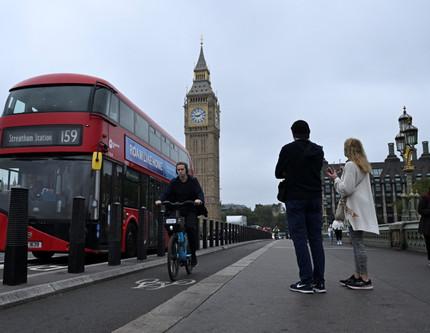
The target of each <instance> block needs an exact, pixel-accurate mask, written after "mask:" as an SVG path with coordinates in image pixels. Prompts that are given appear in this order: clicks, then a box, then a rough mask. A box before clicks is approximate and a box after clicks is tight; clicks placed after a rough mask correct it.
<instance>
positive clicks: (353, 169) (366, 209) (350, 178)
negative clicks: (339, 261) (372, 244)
mask: <svg viewBox="0 0 430 333" xmlns="http://www.w3.org/2000/svg"><path fill="white" fill-rule="evenodd" d="M344 153H345V156H346V157H347V159H348V160H347V162H346V163H345V167H344V169H343V172H342V176H341V178H339V177H338V176H337V173H336V171H334V170H333V169H332V168H328V169H327V175H328V176H329V177H330V178H331V179H332V180H333V181H334V187H335V189H336V191H337V192H338V193H339V194H340V195H341V196H342V198H345V199H346V204H345V222H346V223H347V224H348V229H349V233H350V237H351V243H352V248H353V250H354V259H355V272H354V274H353V275H351V277H349V278H347V279H345V280H340V283H341V284H342V285H343V286H346V287H348V288H350V289H373V285H372V281H371V280H370V279H369V276H368V271H367V254H366V249H365V246H364V242H363V233H364V232H365V231H366V232H370V233H374V234H379V227H378V220H377V219H376V211H375V204H374V201H373V195H372V189H371V187H370V175H369V174H370V171H371V170H372V167H371V166H370V164H369V162H368V161H367V157H366V153H365V152H364V148H363V145H362V144H361V142H360V140H358V139H352V138H351V139H347V140H346V141H345V144H344Z"/></svg>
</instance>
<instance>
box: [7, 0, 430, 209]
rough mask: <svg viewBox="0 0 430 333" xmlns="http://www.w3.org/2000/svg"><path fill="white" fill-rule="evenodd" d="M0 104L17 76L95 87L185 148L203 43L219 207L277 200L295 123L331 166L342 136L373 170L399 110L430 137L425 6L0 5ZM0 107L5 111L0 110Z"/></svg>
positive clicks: (264, 1) (295, 0) (244, 2)
mask: <svg viewBox="0 0 430 333" xmlns="http://www.w3.org/2000/svg"><path fill="white" fill-rule="evenodd" d="M0 8H1V13H2V19H1V20H0V36H1V44H2V47H1V52H0V60H1V61H0V74H1V76H0V99H1V100H3V101H4V100H5V99H6V97H7V94H8V89H9V88H10V87H11V86H13V85H14V84H15V83H17V82H20V81H22V80H24V79H26V78H29V77H32V76H36V75H40V74H46V73H56V72H72V73H82V74H89V75H95V76H99V77H102V78H104V79H106V80H108V81H109V82H111V83H112V84H113V85H115V86H116V87H117V88H118V89H119V90H120V91H121V92H122V93H124V94H125V95H126V96H127V97H129V98H130V99H131V100H132V101H133V102H134V103H135V104H137V105H138V106H139V107H140V108H142V109H143V110H144V111H145V112H146V113H147V114H149V115H150V116H151V117H152V118H153V119H154V120H156V121H157V122H158V124H159V125H161V126H162V127H163V128H164V129H166V130H167V131H168V132H169V133H171V134H172V135H173V136H174V137H176V138H177V139H178V140H179V141H180V142H182V143H184V142H185V138H184V124H183V119H184V117H183V112H184V111H183V107H182V106H183V103H184V98H185V94H186V91H187V89H189V88H190V87H191V85H192V78H193V69H194V66H195V64H196V62H197V59H198V55H199V49H200V37H201V35H203V39H204V45H203V47H204V53H205V58H206V62H207V64H208V67H209V69H210V71H211V81H212V88H213V89H214V91H215V92H216V94H217V96H218V99H219V102H220V105H221V139H220V151H221V157H220V163H221V165H220V169H221V201H222V203H238V204H245V205H247V206H248V207H251V208H254V205H255V204H256V203H262V204H271V203H274V202H276V190H277V183H278V181H277V180H275V179H274V167H275V164H276V161H277V158H278V154H279V151H280V149H281V147H282V145H284V144H286V143H288V142H289V141H291V139H292V138H291V131H290V126H291V124H292V122H294V121H295V120H297V119H305V120H306V121H308V123H309V125H310V127H311V140H312V141H314V142H317V143H319V144H321V145H322V146H323V148H324V152H325V158H326V159H327V161H329V162H330V163H332V162H339V160H341V161H344V157H343V142H344V140H345V139H346V138H347V137H357V138H359V139H361V140H362V142H363V144H364V146H365V149H366V151H367V155H368V158H369V160H370V161H371V162H378V161H383V160H384V159H385V157H386V155H387V152H388V148H387V144H388V142H394V137H395V136H396V134H397V133H398V131H399V128H398V117H399V116H400V115H401V113H402V107H403V105H406V107H407V112H408V113H409V114H411V115H412V116H413V124H414V125H415V126H416V127H418V129H419V134H418V135H419V137H418V140H419V144H418V155H420V154H421V153H422V146H421V141H424V140H426V141H427V140H430V133H429V127H430V19H429V15H430V1H428V0H360V1H357V0H356V1H353V0H350V1H348V0H343V1H341V0H337V1H334V0H325V1H320V0H313V1H311V0H308V1H306V0H261V1H252V0H217V1H215V0H212V1H210V0H183V1H178V0H135V1H131V0H121V1H110V0H91V1H88V0H74V1H65V0H57V1H52V0H37V1H22V0H15V1H10V0H9V1H2V4H1V5H0ZM2 103H3V102H2Z"/></svg>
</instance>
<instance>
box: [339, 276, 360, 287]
mask: <svg viewBox="0 0 430 333" xmlns="http://www.w3.org/2000/svg"><path fill="white" fill-rule="evenodd" d="M355 280H357V279H356V278H355V276H354V274H352V275H351V276H350V277H349V278H347V279H345V280H339V283H340V284H341V285H342V286H344V287H346V285H347V284H348V283H350V282H352V281H355Z"/></svg>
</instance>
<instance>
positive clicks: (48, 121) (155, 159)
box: [0, 74, 191, 259]
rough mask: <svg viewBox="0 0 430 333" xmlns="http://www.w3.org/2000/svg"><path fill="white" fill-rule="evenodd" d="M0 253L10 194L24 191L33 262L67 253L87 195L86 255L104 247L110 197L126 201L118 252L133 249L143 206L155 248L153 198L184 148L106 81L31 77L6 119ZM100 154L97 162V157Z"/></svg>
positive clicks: (18, 88) (14, 96) (13, 95)
mask: <svg viewBox="0 0 430 333" xmlns="http://www.w3.org/2000/svg"><path fill="white" fill-rule="evenodd" d="M0 138H1V148H0V251H4V250H5V244H6V231H7V225H8V209H9V197H10V190H11V187H13V186H22V187H25V188H28V190H29V191H28V193H29V198H28V199H29V205H28V216H29V228H28V247H29V251H32V252H33V254H34V256H36V257H37V258H43V259H47V258H49V257H51V256H52V255H53V254H54V253H56V252H68V245H69V241H68V240H69V227H70V222H71V217H72V202H73V198H74V197H75V196H83V197H84V198H85V216H86V251H88V252H100V251H106V249H107V248H108V225H109V223H110V216H111V214H110V211H111V207H112V204H113V203H114V202H120V203H121V206H122V220H123V225H122V242H121V243H122V251H123V253H124V254H126V255H127V256H135V255H136V240H137V227H138V221H139V217H138V213H139V207H142V206H144V207H146V208H147V211H148V218H147V221H148V223H147V225H148V230H146V233H145V234H146V235H147V246H148V247H149V248H155V247H156V246H157V230H158V223H157V219H158V217H157V214H156V209H155V207H154V201H155V200H156V199H157V198H158V197H159V194H160V192H161V191H162V190H163V189H164V187H165V186H166V184H167V183H168V181H169V180H170V179H171V178H173V177H174V176H175V163H176V162H177V161H184V162H187V163H188V164H189V165H190V166H191V161H190V157H189V154H188V152H187V151H186V150H185V148H184V147H183V146H182V145H181V144H180V143H178V141H176V140H175V139H174V138H173V137H172V136H170V135H169V134H168V133H167V132H166V131H164V130H163V129H162V128H161V127H160V126H158V125H157V124H156V123H155V122H154V121H153V120H152V119H150V118H149V117H148V116H147V115H146V114H145V113H144V112H143V111H141V110H140V109H139V108H138V107H137V106H136V105H134V104H133V103H132V102H131V101H130V100H129V99H127V98H126V97H125V96H124V95H123V94H121V93H120V92H119V91H118V90H117V89H116V88H115V87H114V86H113V85H111V84H110V83H109V82H107V81H105V80H103V79H100V78H97V77H92V76H87V75H78V74H50V75H42V76H37V77H34V78H30V79H28V80H25V81H23V82H21V83H18V84H17V85H15V86H14V87H13V88H12V89H10V94H9V96H8V98H7V100H6V105H5V108H4V111H3V115H2V117H1V118H0ZM100 154H101V156H102V164H101V167H100V165H98V166H97V164H99V163H97V162H96V161H94V158H93V156H94V155H97V156H100Z"/></svg>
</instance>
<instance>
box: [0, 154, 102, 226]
mask: <svg viewBox="0 0 430 333" xmlns="http://www.w3.org/2000/svg"><path fill="white" fill-rule="evenodd" d="M92 177H93V176H92V172H91V161H90V159H89V158H85V157H68V158H61V159H60V158H52V157H46V158H34V157H33V158H28V159H24V158H1V159H0V210H3V211H6V212H7V211H8V210H9V197H10V190H11V188H12V187H13V186H22V187H25V188H28V209H29V211H28V216H29V219H43V220H50V219H61V220H65V219H71V217H72V202H73V198H74V197H75V196H83V197H84V198H85V199H86V200H85V204H86V206H87V207H88V202H89V201H90V200H91V199H93V196H92V194H93V192H94V190H93V189H94V186H92V184H94V180H93V179H92Z"/></svg>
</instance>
